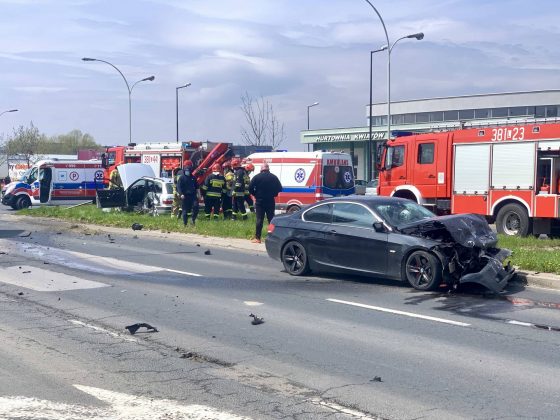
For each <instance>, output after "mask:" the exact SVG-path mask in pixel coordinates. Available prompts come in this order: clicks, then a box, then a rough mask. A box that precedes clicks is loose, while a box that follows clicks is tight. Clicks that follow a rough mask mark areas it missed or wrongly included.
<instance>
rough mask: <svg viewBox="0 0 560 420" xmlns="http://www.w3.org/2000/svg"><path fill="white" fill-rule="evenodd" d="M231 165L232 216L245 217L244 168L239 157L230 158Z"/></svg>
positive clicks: (236, 217) (244, 218) (235, 217)
mask: <svg viewBox="0 0 560 420" xmlns="http://www.w3.org/2000/svg"><path fill="white" fill-rule="evenodd" d="M231 166H232V167H233V194H232V195H233V218H234V219H238V218H241V219H243V220H246V219H247V211H246V210H245V169H243V167H242V166H241V160H240V159H239V158H233V159H232V160H231Z"/></svg>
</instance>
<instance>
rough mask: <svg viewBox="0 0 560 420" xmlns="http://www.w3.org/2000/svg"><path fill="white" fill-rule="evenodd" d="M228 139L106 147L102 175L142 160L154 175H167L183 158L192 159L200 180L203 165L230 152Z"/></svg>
mask: <svg viewBox="0 0 560 420" xmlns="http://www.w3.org/2000/svg"><path fill="white" fill-rule="evenodd" d="M229 146H230V144H229V143H210V142H207V143H203V142H194V141H191V142H182V143H143V144H130V145H129V146H112V147H107V149H106V150H105V153H104V156H103V157H102V166H103V168H105V179H109V177H110V174H111V171H112V170H113V169H114V168H115V167H116V166H117V165H120V164H123V163H144V164H147V165H150V166H151V167H152V168H153V170H154V173H155V174H156V175H157V176H161V177H164V178H170V177H171V176H172V174H173V170H174V169H175V168H182V167H183V164H184V162H185V161H186V160H190V161H192V162H193V165H194V168H195V170H196V173H195V175H197V178H199V181H200V182H202V181H203V180H204V177H205V174H206V173H207V171H206V169H207V168H209V167H210V166H211V165H212V163H214V162H215V161H216V160H218V159H221V160H222V161H223V160H224V159H225V157H227V156H229V154H231V152H230V148H229ZM210 149H211V150H210Z"/></svg>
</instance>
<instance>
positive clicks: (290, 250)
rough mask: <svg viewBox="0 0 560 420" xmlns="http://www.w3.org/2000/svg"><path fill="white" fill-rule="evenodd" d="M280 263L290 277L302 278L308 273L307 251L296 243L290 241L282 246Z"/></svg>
mask: <svg viewBox="0 0 560 420" xmlns="http://www.w3.org/2000/svg"><path fill="white" fill-rule="evenodd" d="M282 263H283V264H284V268H285V269H286V271H287V272H288V273H289V274H291V275H292V276H302V275H304V274H307V273H308V272H309V261H308V259H307V251H306V250H305V247H304V246H303V245H302V244H301V243H299V242H297V241H290V242H288V243H287V244H286V245H284V248H282Z"/></svg>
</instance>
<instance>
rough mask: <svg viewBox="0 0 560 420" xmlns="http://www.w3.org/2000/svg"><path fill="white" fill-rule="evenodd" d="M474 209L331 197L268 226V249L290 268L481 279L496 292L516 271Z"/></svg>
mask: <svg viewBox="0 0 560 420" xmlns="http://www.w3.org/2000/svg"><path fill="white" fill-rule="evenodd" d="M497 242H498V238H497V235H496V233H494V232H493V231H492V230H491V229H490V227H489V226H488V223H487V222H486V220H485V219H484V218H483V217H482V216H479V215H475V214H462V215H451V216H441V217H438V216H436V215H434V214H433V213H432V212H430V211H429V210H427V209H426V208H424V207H422V206H421V205H419V204H416V203H415V202H412V201H410V200H406V199H401V198H392V197H373V196H352V197H340V198H333V199H329V200H325V201H321V202H319V203H316V204H313V205H311V206H309V207H306V208H304V209H302V210H300V211H298V212H297V213H294V214H291V215H282V216H276V217H274V219H273V221H272V223H271V224H270V225H269V227H268V236H267V238H266V242H265V243H266V250H267V252H268V255H269V256H270V257H272V258H274V259H277V260H280V261H282V263H283V264H284V268H285V269H286V271H287V272H288V273H289V274H291V275H293V276H301V275H305V274H307V273H309V272H310V271H312V270H316V271H331V272H350V273H353V274H362V275H367V276H373V277H384V278H391V279H397V280H404V281H408V282H409V283H410V284H411V285H412V287H414V288H415V289H418V290H433V289H435V288H437V287H438V286H439V285H440V284H442V283H445V284H447V285H450V286H454V287H455V286H458V285H459V284H462V283H468V282H472V283H478V284H481V285H483V286H485V287H487V288H488V289H490V290H492V291H494V292H499V291H501V290H502V289H503V288H504V286H505V285H506V284H507V282H508V281H509V280H510V279H511V278H512V276H513V274H514V270H513V268H512V267H511V266H510V265H509V263H508V265H507V266H505V267H504V266H503V261H504V260H505V259H506V258H507V257H509V256H510V255H511V251H509V250H507V249H499V248H497V247H496V245H497Z"/></svg>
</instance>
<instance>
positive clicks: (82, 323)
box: [69, 319, 138, 343]
mask: <svg viewBox="0 0 560 420" xmlns="http://www.w3.org/2000/svg"><path fill="white" fill-rule="evenodd" d="M69 321H70V322H71V323H72V324H74V325H80V326H82V327H86V328H90V329H92V330H95V331H99V332H102V333H105V334H108V335H110V336H111V337H116V338H120V339H122V340H124V341H130V342H133V343H137V342H138V340H136V339H135V338H132V337H124V336H123V335H122V334H118V333H116V332H113V331H109V330H106V329H105V328H101V327H98V326H96V325H91V324H86V323H85V322H82V321H78V320H77V319H70V320H69Z"/></svg>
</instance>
